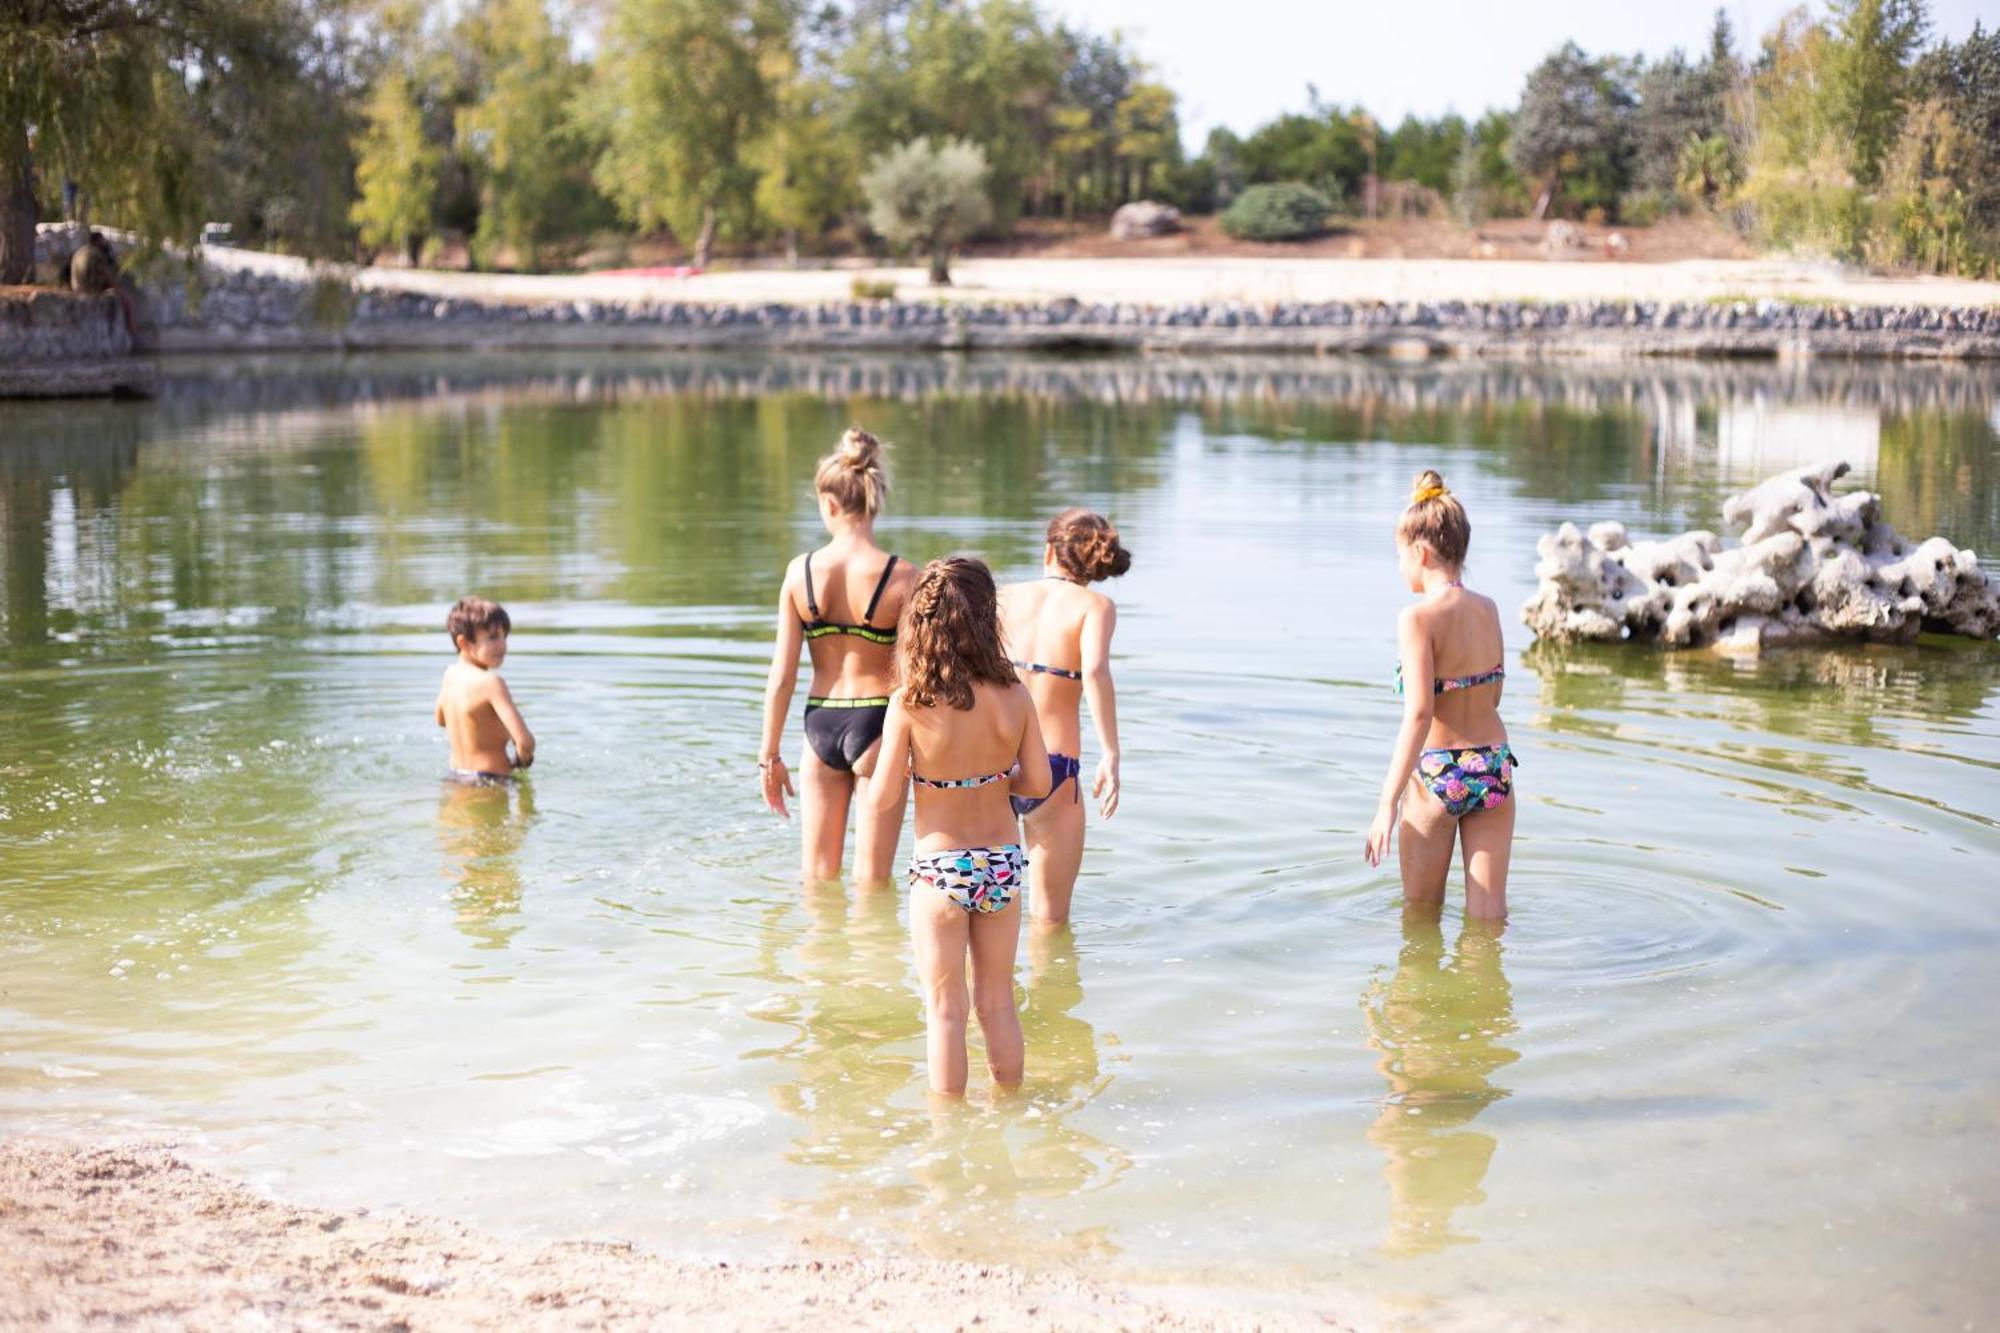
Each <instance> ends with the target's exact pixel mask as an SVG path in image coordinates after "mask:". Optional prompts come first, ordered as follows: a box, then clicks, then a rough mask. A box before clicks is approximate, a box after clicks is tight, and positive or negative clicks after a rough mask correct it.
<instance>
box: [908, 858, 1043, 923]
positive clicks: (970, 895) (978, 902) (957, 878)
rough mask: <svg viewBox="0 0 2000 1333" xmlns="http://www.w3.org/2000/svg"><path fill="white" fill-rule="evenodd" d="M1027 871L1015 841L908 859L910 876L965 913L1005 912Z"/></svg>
mask: <svg viewBox="0 0 2000 1333" xmlns="http://www.w3.org/2000/svg"><path fill="white" fill-rule="evenodd" d="M1027 874H1028V853H1027V851H1026V850H1025V849H1023V848H1022V846H1021V844H1019V843H1017V842H1010V843H1005V844H1003V845H1001V846H999V847H957V848H953V849H952V850H950V851H944V852H925V853H919V854H917V855H915V856H912V857H911V858H910V879H911V880H912V881H913V882H914V881H921V882H923V883H925V884H928V885H930V886H931V887H932V888H934V889H936V890H937V891H938V892H939V893H942V894H943V895H944V896H945V897H947V898H949V899H951V900H952V902H954V903H956V904H957V905H958V906H960V907H962V908H964V909H965V910H966V911H968V912H1004V911H1006V910H1007V905H1008V904H1009V903H1011V902H1013V901H1014V895H1015V894H1017V893H1019V892H1020V891H1021V884H1022V882H1023V881H1024V880H1025V879H1026V878H1027Z"/></svg>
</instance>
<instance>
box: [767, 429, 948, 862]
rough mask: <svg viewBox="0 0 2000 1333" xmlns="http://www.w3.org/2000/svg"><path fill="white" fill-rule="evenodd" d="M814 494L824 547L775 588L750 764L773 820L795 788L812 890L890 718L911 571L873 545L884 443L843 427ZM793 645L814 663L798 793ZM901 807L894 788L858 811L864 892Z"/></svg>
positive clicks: (834, 858)
mask: <svg viewBox="0 0 2000 1333" xmlns="http://www.w3.org/2000/svg"><path fill="white" fill-rule="evenodd" d="M813 489H814V491H815V492H816V493H817V495H818V497H819V517H820V522H821V523H823V524H824V525H825V526H826V531H827V535H828V536H829V537H830V538H831V540H830V541H828V542H827V544H826V545H824V546H822V547H820V548H819V549H818V550H816V551H808V552H807V553H806V554H805V555H802V556H800V557H798V558H797V559H795V560H793V561H792V563H791V565H790V566H789V567H787V569H786V570H785V581H784V584H783V586H782V587H780V588H779V590H778V630H777V643H776V646H775V648H774V649H773V650H772V654H771V674H770V678H769V680H768V681H767V682H766V683H765V687H764V740H763V749H762V750H761V751H760V752H759V754H758V758H757V767H758V770H759V776H760V779H761V783H762V788H763V795H764V802H765V804H767V805H768V806H770V807H771V809H773V810H775V811H777V813H779V814H780V815H789V813H790V812H789V811H788V810H787V809H786V806H785V798H786V797H787V796H797V795H799V793H800V790H803V792H804V798H803V799H802V800H801V801H800V802H799V806H800V816H801V817H800V821H799V822H800V825H801V828H800V835H801V840H802V843H803V857H802V860H803V871H804V875H805V878H806V879H807V880H808V881H809V882H811V883H815V884H822V883H826V882H828V881H830V880H836V879H839V878H840V853H841V847H842V845H843V844H844V843H845V842H846V839H847V816H848V812H849V810H850V808H853V807H854V806H855V805H856V804H857V803H856V801H855V797H856V795H857V794H858V793H860V792H862V790H863V789H864V788H865V786H866V784H867V783H868V782H869V781H870V775H871V774H873V773H874V771H875V761H876V752H877V750H878V749H879V747H880V741H881V736H882V722H883V719H884V718H885V717H886V716H887V715H888V711H889V683H890V678H891V675H892V671H893V657H894V653H895V645H896V617H897V616H898V614H900V613H901V611H902V609H903V602H904V599H905V598H907V597H908V596H909V594H910V588H911V585H912V584H914V583H915V582H916V573H915V571H914V570H912V569H911V568H910V566H909V564H908V563H907V562H905V561H901V560H898V559H897V558H896V557H895V556H893V555H890V554H889V553H888V552H887V551H884V550H883V549H882V548H881V547H880V546H877V545H876V544H875V516H876V515H877V514H878V513H879V512H880V511H881V508H882V502H883V500H884V499H885V498H886V497H887V495H888V493H889V480H888V477H887V476H886V475H885V474H884V472H883V470H882V442H881V441H880V440H877V439H876V438H875V437H874V436H873V435H870V434H869V433H868V432H867V431H865V430H858V429H850V430H849V431H848V432H847V433H846V434H844V435H842V436H841V439H840V444H839V446H838V447H837V448H835V449H834V450H833V452H832V453H829V454H828V455H826V457H824V458H822V459H820V461H819V467H818V470H817V472H816V473H815V475H814V479H813ZM801 646H803V647H804V648H805V650H806V652H807V654H808V655H809V656H810V657H811V659H812V686H811V692H810V693H809V694H808V696H807V698H806V712H805V732H806V746H805V756H804V758H803V759H802V760H801V761H800V770H799V779H800V787H799V788H798V789H795V788H794V787H793V786H792V777H791V773H790V771H789V770H788V769H787V768H786V767H785V759H784V756H783V755H782V754H781V753H780V752H779V748H778V747H779V744H780V742H781V741H782V740H783V738H784V732H785V716H786V714H788V713H789V712H790V711H791V707H792V694H793V692H794V691H795V690H796V689H797V687H798V671H799V650H800V647H801ZM903 801H904V793H903V790H902V788H901V787H900V786H899V787H898V788H897V790H896V792H895V799H894V800H893V802H886V803H884V804H883V805H882V806H881V808H880V812H879V813H877V806H876V804H875V803H874V802H872V801H867V800H863V801H861V802H859V810H860V814H859V816H858V817H857V819H856V821H855V822H856V829H855V836H854V877H855V879H856V880H858V881H860V882H861V883H864V884H870V883H881V882H884V881H886V880H887V879H888V878H889V865H890V862H891V861H892V860H893V859H894V857H895V855H896V839H897V837H898V835H899V834H900V833H901V832H902V828H903Z"/></svg>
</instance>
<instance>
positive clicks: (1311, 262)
mask: <svg viewBox="0 0 2000 1333" xmlns="http://www.w3.org/2000/svg"><path fill="white" fill-rule="evenodd" d="M206 254H207V256H208V258H209V259H210V261H211V262H213V263H217V264H220V265H223V266H225V267H230V268H241V269H244V270H247V271H253V272H258V273H269V274H273V275H276V276H281V277H288V278H298V277H301V276H303V275H304V274H305V272H306V271H307V269H306V266H305V264H304V263H303V261H300V260H297V259H292V258H289V257H287V256H283V255H267V254H262V253H259V252H255V251H249V250H228V249H211V250H209V251H207V252H206ZM351 276H352V280H353V283H354V285H355V286H356V287H357V288H358V289H360V290H363V291H409V292H423V293H426V294H430V295H435V296H449V297H457V298H462V299H472V300H499V301H565V300H566V301H714V302H731V301H734V302H779V303H787V304H815V303H820V302H828V301H845V300H847V299H848V296H849V293H850V290H851V287H852V284H853V283H854V282H855V281H857V280H861V281H866V282H888V283H893V284H895V286H896V289H897V291H898V293H899V295H901V296H902V297H903V298H904V299H906V300H916V299H924V298H931V297H934V298H936V299H939V300H945V301H973V302H981V301H1000V302H1035V301H1051V300H1060V299H1066V298H1067V299H1074V300H1078V301H1084V302H1094V301H1120V302H1132V303H1141V304H1146V305H1176V304H1186V303H1194V302H1202V301H1249V302H1292V301H1301V302H1313V301H1542V302H1557V301H1578V300H1626V301H1703V300H1722V299H1747V300H1756V299H1759V298H1770V299H1773V300H1788V301H1810V302H1830V303H1840V304H1847V305H1902V304H1912V305H1930V306H1960V307H1963V306H1993V305H2000V282H1975V281H1971V280H1967V279H1959V278H1937V277H1927V276H1923V275H1903V276H1896V277H1873V276H1870V275H1868V274H1866V273H1862V272H1860V271H1857V270H1854V269H1850V268H1843V267H1840V266H1837V265H1832V264H1819V263H1808V262H1802V261H1797V260H1785V259H1686V260H1677V261H1672V262H1667V263H1637V262H1632V263H1620V262H1600V263H1580V262H1563V261H1542V260H1522V259H1498V260H1479V259H1328V258H1319V257H1308V258H1301V257H1290V256H1273V257H1271V258H1241V257H1233V256H1220V257H1198V258H1196V257H1190V258H1149V259H1101V258H1074V259H1058V258H1006V259H966V260H961V261H960V262H958V263H956V264H954V265H953V266H952V285H951V286H950V287H943V288H933V287H931V286H930V285H929V284H928V282H927V281H926V279H925V274H924V272H923V270H922V269H919V268H908V267H905V268H872V267H848V266H843V267H839V268H799V269H786V268H755V269H734V270H732V269H713V270H710V271H709V272H706V273H702V274H699V275H697V276H694V277H685V278H650V277H640V276H631V275H625V274H612V273H602V274H593V273H586V274H513V273H459V272H447V271H442V270H435V269H402V268H363V269H357V270H353V271H352V274H351Z"/></svg>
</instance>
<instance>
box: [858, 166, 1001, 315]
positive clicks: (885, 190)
mask: <svg viewBox="0 0 2000 1333" xmlns="http://www.w3.org/2000/svg"><path fill="white" fill-rule="evenodd" d="M989 175H991V170H990V168H988V166H987V163H986V150H985V149H984V148H981V147H980V146H979V145H977V144H974V143H967V142H962V141H960V140H957V139H944V140H940V141H939V142H937V143H935V144H933V143H932V142H931V141H930V140H929V139H916V140H912V141H911V142H909V143H906V144H904V145H902V146H901V147H899V148H892V149H890V150H889V151H888V152H886V153H883V154H882V155H881V156H880V157H877V158H876V159H875V160H874V162H873V163H871V164H870V166H869V168H868V174H867V175H865V176H863V177H862V178H861V192H862V194H863V195H864V196H866V198H867V200H868V225H869V226H871V227H873V228H874V229H875V231H876V232H877V233H878V234H879V235H880V236H881V237H882V238H883V239H884V240H886V241H888V242H889V243H890V244H892V245H897V246H902V247H904V248H906V249H910V250H915V251H917V252H918V253H920V254H924V255H928V256H929V257H930V267H931V282H932V283H934V284H935V285H937V286H940V287H942V286H946V285H948V284H949V283H950V282H951V269H950V261H951V253H952V251H953V250H954V249H956V248H957V246H958V243H959V242H960V241H962V240H964V239H965V238H966V237H967V236H969V235H971V234H972V233H973V232H975V231H978V230H979V229H980V228H981V227H983V226H985V225H986V224H987V222H988V221H990V220H991V219H992V217H993V203H992V201H991V200H990V199H988V198H987V195H986V181H987V177H988V176H989Z"/></svg>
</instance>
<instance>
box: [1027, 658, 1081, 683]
mask: <svg viewBox="0 0 2000 1333" xmlns="http://www.w3.org/2000/svg"><path fill="white" fill-rule="evenodd" d="M1014 668H1015V670H1017V671H1039V672H1041V673H1042V674H1043V675H1044V676H1059V677H1061V678H1062V679H1064V680H1082V679H1083V673H1082V672H1081V671H1071V670H1070V669H1069V668H1068V667H1052V666H1046V665H1044V664H1043V663H1040V662H1022V661H1016V662H1015V663H1014Z"/></svg>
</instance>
